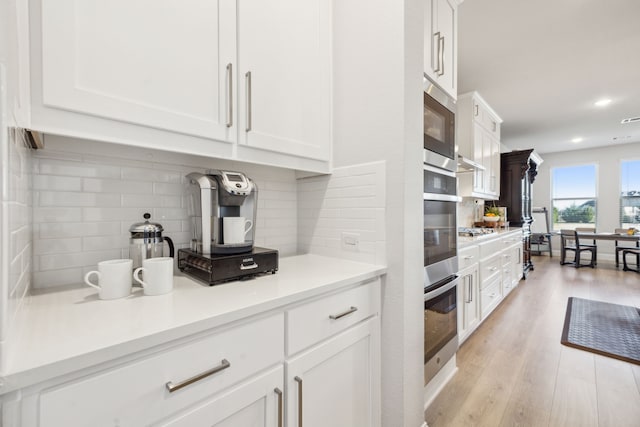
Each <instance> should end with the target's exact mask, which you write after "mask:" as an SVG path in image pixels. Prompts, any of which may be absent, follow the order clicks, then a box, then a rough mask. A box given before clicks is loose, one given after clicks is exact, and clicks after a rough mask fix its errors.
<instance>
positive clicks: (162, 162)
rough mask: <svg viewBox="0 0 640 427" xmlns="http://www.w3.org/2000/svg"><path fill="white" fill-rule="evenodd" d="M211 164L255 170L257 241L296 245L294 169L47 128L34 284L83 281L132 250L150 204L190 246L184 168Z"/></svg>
mask: <svg viewBox="0 0 640 427" xmlns="http://www.w3.org/2000/svg"><path fill="white" fill-rule="evenodd" d="M208 168H213V169H229V170H237V171H241V172H245V173H246V174H247V175H248V176H249V177H250V178H252V179H253V180H254V181H255V182H256V183H257V185H258V189H259V192H258V215H257V220H256V236H255V239H256V241H255V243H256V245H258V246H263V247H268V248H272V249H278V250H279V251H280V255H281V256H288V255H293V254H295V253H296V246H297V236H296V232H297V229H296V228H297V227H296V223H297V212H296V206H297V188H296V178H295V173H294V171H292V170H287V169H280V168H274V167H266V166H258V165H251V164H243V163H240V162H232V161H227V160H218V159H206V158H201V157H195V156H186V155H180V154H174V153H165V152H161V151H155V150H147V149H138V148H131V147H125V146H121V145H115V144H101V143H96V142H92V141H86V140H77V139H72V138H65V137H59V136H53V135H47V136H46V137H45V149H44V150H37V151H34V152H33V171H34V175H33V189H34V195H33V198H34V206H33V240H34V241H33V252H34V274H33V284H34V287H35V288H45V287H52V286H59V285H65V284H71V283H81V282H82V277H83V276H84V274H85V273H86V272H87V271H90V270H92V269H95V266H96V264H97V263H98V262H99V261H101V260H105V259H113V258H128V257H129V231H128V230H129V227H130V226H131V224H133V223H136V222H141V221H143V217H142V216H143V214H144V213H145V212H149V213H150V214H151V221H153V222H158V223H160V224H162V226H163V228H164V229H165V231H164V232H163V235H165V236H168V237H170V238H171V239H172V240H173V241H174V244H175V245H176V250H177V248H178V247H188V246H189V242H190V241H191V224H190V221H189V217H188V214H187V209H186V198H185V196H184V194H185V189H186V188H187V185H188V182H187V180H186V179H185V175H187V174H188V173H190V172H194V171H199V172H204V171H205V170H206V169H208ZM165 250H166V251H167V252H166V253H167V254H168V248H165Z"/></svg>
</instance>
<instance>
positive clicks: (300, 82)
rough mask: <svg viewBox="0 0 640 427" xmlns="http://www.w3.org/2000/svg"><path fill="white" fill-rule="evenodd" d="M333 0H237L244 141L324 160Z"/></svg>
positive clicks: (327, 137)
mask: <svg viewBox="0 0 640 427" xmlns="http://www.w3.org/2000/svg"><path fill="white" fill-rule="evenodd" d="M330 13H331V11H330V2H327V1H325V0H277V1H272V0H269V1H265V0H242V1H239V2H238V70H239V74H240V75H239V79H241V81H240V82H239V85H238V86H239V87H238V93H239V94H240V96H239V101H238V105H239V106H240V109H239V111H238V122H239V124H240V129H239V135H240V137H239V140H240V144H241V146H240V147H239V148H242V145H247V146H249V147H255V148H261V149H265V150H273V151H281V152H285V153H290V154H294V155H296V156H302V157H310V158H314V159H321V160H328V158H329V154H330V152H329V150H328V148H329V145H328V144H327V141H329V140H330V138H331V134H330V132H331V126H330V123H331V116H330V111H331V110H330V102H331V86H330V80H329V78H330V75H331V68H330V65H331V60H330V58H331V40H330V32H329V31H328V30H329V28H330Z"/></svg>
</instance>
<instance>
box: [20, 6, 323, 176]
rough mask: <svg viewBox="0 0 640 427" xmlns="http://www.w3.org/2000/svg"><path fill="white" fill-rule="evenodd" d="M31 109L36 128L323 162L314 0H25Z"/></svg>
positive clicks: (279, 160) (306, 164)
mask: <svg viewBox="0 0 640 427" xmlns="http://www.w3.org/2000/svg"><path fill="white" fill-rule="evenodd" d="M32 9H33V11H32V13H31V18H30V37H31V40H32V47H31V64H30V65H31V70H32V72H31V75H32V78H31V95H30V103H31V114H30V123H28V125H29V126H30V127H31V128H33V129H35V130H39V131H42V132H45V133H56V134H62V135H68V136H75V137H83V138H88V139H95V140H102V141H106V142H116V143H121V144H128V145H134V146H143V147H148V148H156V149H161V150H169V151H175V152H184V153H190V154H199V155H204V156H208V157H220V158H231V159H237V160H241V161H249V162H256V163H263V164H271V165H275V166H282V167H291V168H296V169H302V170H309V171H317V172H328V171H329V157H330V154H331V105H330V101H331V68H330V67H331V38H330V35H331V25H330V18H331V16H330V7H329V4H328V3H327V2H326V1H321V0H298V1H294V0H267V1H258V0H243V1H238V0H213V1H203V0H186V1H183V2H175V1H169V2H157V1H152V0H129V1H125V0H113V1H108V2H105V1H97V0H82V1H80V0H61V1H58V2H55V4H53V3H52V2H44V1H41V0H32Z"/></svg>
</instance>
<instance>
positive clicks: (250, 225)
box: [244, 219, 253, 236]
mask: <svg viewBox="0 0 640 427" xmlns="http://www.w3.org/2000/svg"><path fill="white" fill-rule="evenodd" d="M247 224H249V228H246V227H247ZM244 226H245V228H246V230H244V235H245V236H246V235H247V233H248V232H249V231H251V229H252V228H253V221H251V220H250V219H248V220H246V221H245V223H244Z"/></svg>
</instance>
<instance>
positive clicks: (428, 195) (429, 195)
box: [423, 193, 462, 202]
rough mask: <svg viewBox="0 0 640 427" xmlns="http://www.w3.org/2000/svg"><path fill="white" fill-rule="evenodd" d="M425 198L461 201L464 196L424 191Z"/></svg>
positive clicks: (439, 200)
mask: <svg viewBox="0 0 640 427" xmlns="http://www.w3.org/2000/svg"><path fill="white" fill-rule="evenodd" d="M423 198H424V200H435V201H438V202H461V201H462V197H460V196H452V195H450V194H437V193H423Z"/></svg>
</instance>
